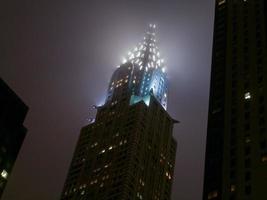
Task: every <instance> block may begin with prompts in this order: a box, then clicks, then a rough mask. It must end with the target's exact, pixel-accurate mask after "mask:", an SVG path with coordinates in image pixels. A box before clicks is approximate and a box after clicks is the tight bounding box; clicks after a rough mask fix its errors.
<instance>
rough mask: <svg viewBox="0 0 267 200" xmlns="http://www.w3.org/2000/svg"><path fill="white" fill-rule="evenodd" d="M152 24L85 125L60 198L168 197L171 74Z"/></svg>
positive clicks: (172, 144)
mask: <svg viewBox="0 0 267 200" xmlns="http://www.w3.org/2000/svg"><path fill="white" fill-rule="evenodd" d="M155 28H156V26H155V25H152V24H151V25H150V26H149V30H148V32H147V33H146V36H145V38H144V40H143V42H142V43H139V44H138V46H137V47H135V48H134V49H133V51H130V52H129V53H128V55H127V58H125V59H123V64H121V65H120V66H119V67H118V68H117V69H116V70H115V72H114V73H113V75H112V78H111V81H110V84H109V87H108V91H107V99H106V102H105V104H104V105H102V106H96V108H97V115H96V119H95V121H94V122H92V123H91V124H89V125H87V126H85V127H83V128H82V130H81V133H80V137H79V140H78V144H77V146H76V150H75V153H74V156H73V159H72V162H71V166H70V169H69V172H68V176H67V179H66V182H65V185H64V189H63V192H62V196H61V199H62V200H76V199H90V200H111V199H114V200H115V199H116V200H123V199H125V200H126V199H127V200H128V199H155V200H169V199H170V195H171V186H172V181H173V172H174V164H175V154H176V141H175V140H174V138H173V136H172V129H173V124H174V123H175V122H177V121H175V120H173V119H172V118H171V117H170V116H169V114H168V113H167V111H166V108H167V78H166V73H165V68H164V61H163V59H161V58H160V53H159V50H158V47H157V46H156V39H155Z"/></svg>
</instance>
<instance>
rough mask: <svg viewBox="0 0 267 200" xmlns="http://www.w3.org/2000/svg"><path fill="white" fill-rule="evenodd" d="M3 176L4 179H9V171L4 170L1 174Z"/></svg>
mask: <svg viewBox="0 0 267 200" xmlns="http://www.w3.org/2000/svg"><path fill="white" fill-rule="evenodd" d="M1 176H2V177H3V178H4V179H7V176H8V173H7V171H6V170H3V171H2V172H1Z"/></svg>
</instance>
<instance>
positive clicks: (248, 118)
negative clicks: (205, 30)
mask: <svg viewBox="0 0 267 200" xmlns="http://www.w3.org/2000/svg"><path fill="white" fill-rule="evenodd" d="M266 122H267V2H266V1H264V0H216V8H215V23H214V39H213V56H212V70H211V89H210V103H209V116H208V132H207V146H206V163H205V164H206V165H205V181H204V192H203V199H205V200H206V199H214V200H217V199H223V200H225V199H230V200H235V199H236V200H256V199H257V200H258V199H267V193H266V185H267V132H266V128H267V127H266V126H267V123H266Z"/></svg>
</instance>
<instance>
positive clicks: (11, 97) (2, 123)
mask: <svg viewBox="0 0 267 200" xmlns="http://www.w3.org/2000/svg"><path fill="white" fill-rule="evenodd" d="M27 112H28V107H27V106H26V105H25V104H24V103H23V102H22V101H21V99H20V98H19V97H18V96H17V95H16V94H15V93H14V92H13V91H12V90H11V89H10V88H9V87H8V86H7V85H6V83H5V82H4V81H3V80H2V79H0V173H1V174H0V198H1V196H2V194H3V191H4V189H5V186H6V184H7V181H8V178H9V176H10V173H11V171H12V167H13V165H14V163H15V161H16V158H17V155H18V153H19V150H20V147H21V145H22V143H23V140H24V137H25V135H26V132H27V129H26V128H25V127H24V126H23V122H24V119H25V117H26V114H27Z"/></svg>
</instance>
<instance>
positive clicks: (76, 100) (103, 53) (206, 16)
mask: <svg viewBox="0 0 267 200" xmlns="http://www.w3.org/2000/svg"><path fill="white" fill-rule="evenodd" d="M213 7H214V1H213V0H202V1H200V0H176V1H171V0H161V1H159V0H154V1H152V0H150V1H149V0H146V1H145V0H143V1H141V0H135V1H133V0H121V1H118V0H112V1H111V0H106V1H101V0H97V1H92V0H87V1H78V0H77V1H56V0H55V1H49V0H46V1H41V0H33V1H29V0H24V1H19V0H13V1H12V0H8V1H2V2H1V3H0V13H1V17H0V25H1V31H0V76H1V77H2V78H3V79H4V80H5V81H6V82H7V83H8V84H9V86H10V87H11V88H12V89H13V90H14V91H15V92H16V93H17V94H18V95H19V96H20V97H21V98H22V99H23V101H24V102H25V103H26V104H27V105H28V106H29V108H30V110H29V113H28V115H27V118H26V121H25V126H26V127H27V128H28V133H27V136H26V139H25V141H24V144H23V146H22V149H21V151H20V154H19V156H18V159H17V162H16V164H15V167H14V168H13V172H12V175H11V176H10V177H9V182H8V185H7V188H6V191H5V193H4V196H3V200H36V199H38V200H58V199H59V197H60V193H61V191H62V188H63V183H64V181H65V178H66V173H67V170H68V167H69V164H70V161H71V158H72V155H73V151H74V148H75V145H76V141H77V139H78V135H79V131H80V128H81V127H82V126H84V125H85V124H86V123H87V121H86V119H87V118H89V117H91V116H93V115H94V111H93V109H92V105H94V104H98V103H100V102H103V101H104V99H105V93H106V89H107V86H108V82H109V79H110V78H111V74H112V72H113V71H114V70H115V69H116V66H117V65H119V64H120V62H121V58H122V57H123V56H124V55H126V53H127V52H128V50H130V49H132V48H133V47H134V46H135V45H136V44H137V43H138V42H140V41H141V40H142V38H143V36H144V33H145V31H146V28H147V26H148V24H149V23H156V24H157V25H158V29H157V33H156V37H157V40H158V41H159V44H158V46H159V48H160V52H161V55H162V57H163V58H164V59H165V63H166V66H167V74H168V79H169V101H168V112H169V113H170V114H171V116H172V117H173V118H175V119H177V120H179V121H181V123H180V124H178V125H176V128H175V131H174V135H175V138H176V139H177V142H178V148H177V154H176V166H175V181H174V185H173V195H172V197H173V198H172V199H173V200H200V199H201V195H202V182H203V167H204V151H205V139H206V126H207V109H208V93H209V77H210V65H211V46H212V30H213V12H214V8H213Z"/></svg>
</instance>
